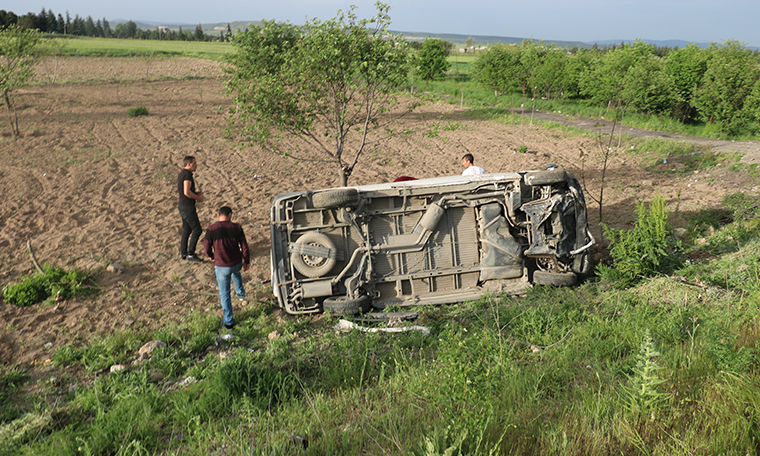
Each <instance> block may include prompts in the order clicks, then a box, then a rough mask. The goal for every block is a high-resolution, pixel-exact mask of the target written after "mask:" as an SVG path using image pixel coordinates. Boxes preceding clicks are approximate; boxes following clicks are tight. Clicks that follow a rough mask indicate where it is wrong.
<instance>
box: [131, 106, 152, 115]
mask: <svg viewBox="0 0 760 456" xmlns="http://www.w3.org/2000/svg"><path fill="white" fill-rule="evenodd" d="M127 115H128V116H129V117H137V116H147V115H148V108H146V107H145V106H135V107H133V108H129V109H127Z"/></svg>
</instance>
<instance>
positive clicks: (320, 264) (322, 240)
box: [290, 231, 338, 278]
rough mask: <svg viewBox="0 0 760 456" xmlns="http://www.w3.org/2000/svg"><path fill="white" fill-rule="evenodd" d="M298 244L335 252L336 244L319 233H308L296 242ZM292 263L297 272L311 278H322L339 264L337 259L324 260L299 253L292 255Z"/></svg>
mask: <svg viewBox="0 0 760 456" xmlns="http://www.w3.org/2000/svg"><path fill="white" fill-rule="evenodd" d="M296 244H306V245H316V246H320V247H324V248H327V249H330V250H335V244H334V243H333V241H331V240H330V238H329V237H327V235H325V234H322V233H320V232H318V231H307V232H306V233H304V234H302V235H301V237H299V238H298V239H297V240H296ZM290 261H291V262H292V263H293V267H294V268H296V271H298V272H300V273H301V274H303V275H305V276H306V277H311V278H314V277H322V276H323V275H325V274H327V273H328V272H330V270H332V268H333V266H335V263H337V262H338V260H337V259H336V258H322V257H317V256H309V255H304V254H299V253H297V252H293V253H291V254H290Z"/></svg>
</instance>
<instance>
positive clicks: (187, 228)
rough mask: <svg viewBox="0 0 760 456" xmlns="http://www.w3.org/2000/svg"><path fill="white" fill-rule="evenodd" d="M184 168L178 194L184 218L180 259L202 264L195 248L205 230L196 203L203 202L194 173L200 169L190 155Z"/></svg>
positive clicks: (178, 183)
mask: <svg viewBox="0 0 760 456" xmlns="http://www.w3.org/2000/svg"><path fill="white" fill-rule="evenodd" d="M183 165H184V167H183V168H182V171H180V173H179V176H177V193H179V215H180V217H182V238H181V239H180V243H179V255H180V258H182V259H183V260H187V261H193V262H202V261H203V260H202V259H200V258H198V257H197V256H196V255H195V246H196V245H197V244H198V238H200V236H201V233H202V232H203V228H201V222H200V220H198V213H197V212H196V210H195V203H196V202H199V203H200V202H202V201H203V196H202V195H201V192H200V191H198V192H196V191H195V181H194V180H193V171H195V169H196V168H197V167H198V163H197V162H196V161H195V157H193V156H192V155H188V156H186V157H185V158H184V160H183Z"/></svg>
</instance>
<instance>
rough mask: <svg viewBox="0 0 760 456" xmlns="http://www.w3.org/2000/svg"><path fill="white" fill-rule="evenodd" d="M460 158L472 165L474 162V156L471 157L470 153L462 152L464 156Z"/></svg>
mask: <svg viewBox="0 0 760 456" xmlns="http://www.w3.org/2000/svg"><path fill="white" fill-rule="evenodd" d="M462 160H467V161H468V162H470V163H472V164H473V165H474V164H475V157H473V156H472V154H464V157H462Z"/></svg>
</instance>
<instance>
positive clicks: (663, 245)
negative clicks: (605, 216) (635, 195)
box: [597, 196, 682, 288]
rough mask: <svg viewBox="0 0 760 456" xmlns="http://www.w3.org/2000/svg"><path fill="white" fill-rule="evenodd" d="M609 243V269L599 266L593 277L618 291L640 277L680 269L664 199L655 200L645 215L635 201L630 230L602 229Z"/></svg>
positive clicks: (643, 208) (656, 198) (676, 246)
mask: <svg viewBox="0 0 760 456" xmlns="http://www.w3.org/2000/svg"><path fill="white" fill-rule="evenodd" d="M603 228H604V233H605V236H607V238H609V239H610V245H611V248H610V255H611V256H612V260H613V265H612V266H606V265H599V266H598V267H597V273H598V274H599V277H601V278H602V279H603V280H607V281H609V282H613V283H615V284H617V285H619V286H620V287H621V288H625V287H627V286H630V285H633V284H635V283H637V282H638V281H639V280H641V279H642V278H644V277H653V276H656V275H658V274H669V273H671V272H672V271H673V270H675V269H676V268H677V267H679V266H681V265H682V259H681V258H680V255H679V253H680V252H681V243H680V241H679V240H677V239H675V238H674V237H673V236H672V228H671V226H670V224H669V223H668V211H667V208H666V206H665V199H664V198H663V197H661V196H657V197H655V198H654V199H653V200H652V203H651V204H650V205H649V211H647V209H646V207H645V206H644V203H643V202H641V201H639V202H638V203H637V207H636V224H635V226H634V227H633V230H631V231H627V230H616V229H612V228H608V227H607V226H604V225H603Z"/></svg>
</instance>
